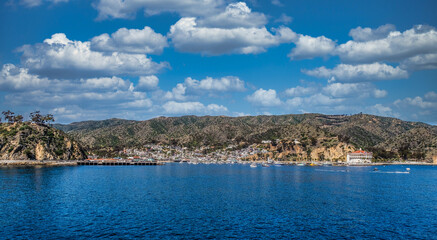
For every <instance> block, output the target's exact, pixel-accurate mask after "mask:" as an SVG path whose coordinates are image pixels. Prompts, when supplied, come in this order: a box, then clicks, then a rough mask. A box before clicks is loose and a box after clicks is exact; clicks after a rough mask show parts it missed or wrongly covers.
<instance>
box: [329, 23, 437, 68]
mask: <svg viewBox="0 0 437 240" xmlns="http://www.w3.org/2000/svg"><path fill="white" fill-rule="evenodd" d="M385 28H387V27H385ZM383 30H384V31H380V32H382V33H381V34H379V36H378V37H376V36H377V35H378V34H376V33H375V31H373V32H372V31H370V33H369V34H368V35H366V36H362V35H363V29H360V30H356V29H355V30H353V31H352V36H354V38H358V40H359V41H348V42H347V43H344V44H341V45H339V46H338V47H337V49H336V54H338V55H339V56H340V58H341V60H343V61H345V62H360V63H371V62H379V61H393V62H399V61H402V60H404V59H407V58H410V57H414V56H417V55H421V54H429V53H436V52H437V31H436V30H435V29H434V28H433V27H430V26H426V25H418V26H415V27H414V28H412V29H408V30H406V31H404V32H399V31H391V30H392V29H390V27H388V29H383ZM376 31H377V30H376ZM388 31H390V32H389V33H388V34H387V32H388ZM364 32H365V31H364ZM358 33H360V34H358ZM383 35H387V36H386V37H384V38H380V37H382V36H383ZM364 40H367V41H364Z"/></svg>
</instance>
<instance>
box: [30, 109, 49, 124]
mask: <svg viewBox="0 0 437 240" xmlns="http://www.w3.org/2000/svg"><path fill="white" fill-rule="evenodd" d="M29 117H30V120H31V121H32V122H34V123H36V124H46V123H50V122H54V121H55V118H54V117H53V115H52V114H47V115H41V112H40V111H35V112H33V113H30V115H29Z"/></svg>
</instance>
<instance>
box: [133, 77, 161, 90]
mask: <svg viewBox="0 0 437 240" xmlns="http://www.w3.org/2000/svg"><path fill="white" fill-rule="evenodd" d="M158 84H159V78H158V77H157V76H155V75H150V76H140V78H139V79H138V85H137V89H140V90H153V89H156V88H157V87H158Z"/></svg>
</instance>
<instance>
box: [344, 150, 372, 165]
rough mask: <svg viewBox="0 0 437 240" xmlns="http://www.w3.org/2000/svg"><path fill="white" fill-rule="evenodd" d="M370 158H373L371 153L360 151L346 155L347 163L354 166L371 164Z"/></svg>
mask: <svg viewBox="0 0 437 240" xmlns="http://www.w3.org/2000/svg"><path fill="white" fill-rule="evenodd" d="M372 158H373V153H371V152H366V151H363V150H361V148H360V150H359V151H355V152H353V153H348V154H347V161H346V162H347V163H348V164H351V165H354V164H367V163H371V162H372Z"/></svg>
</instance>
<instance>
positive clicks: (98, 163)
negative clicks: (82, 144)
mask: <svg viewBox="0 0 437 240" xmlns="http://www.w3.org/2000/svg"><path fill="white" fill-rule="evenodd" d="M77 165H87V166H157V165H164V164H163V163H160V162H145V161H141V162H140V161H138V162H133V161H132V162H123V161H87V160H85V161H77Z"/></svg>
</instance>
